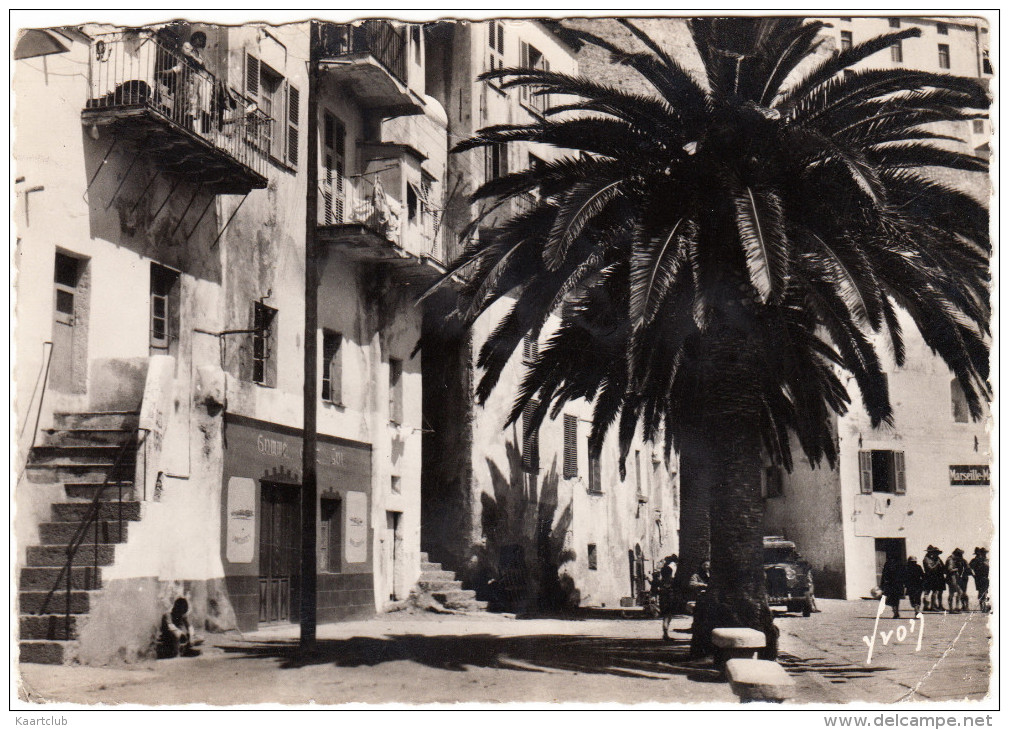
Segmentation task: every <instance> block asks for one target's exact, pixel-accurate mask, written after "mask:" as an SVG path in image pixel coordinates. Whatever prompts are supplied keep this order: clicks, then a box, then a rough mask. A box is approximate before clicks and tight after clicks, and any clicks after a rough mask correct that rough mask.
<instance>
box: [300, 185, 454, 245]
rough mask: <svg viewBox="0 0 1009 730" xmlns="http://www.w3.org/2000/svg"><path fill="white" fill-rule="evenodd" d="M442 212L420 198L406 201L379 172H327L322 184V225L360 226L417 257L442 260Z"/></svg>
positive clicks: (320, 208) (320, 201)
mask: <svg viewBox="0 0 1009 730" xmlns="http://www.w3.org/2000/svg"><path fill="white" fill-rule="evenodd" d="M438 216H439V211H437V210H436V209H435V208H433V207H432V206H431V205H430V203H429V201H425V200H423V199H422V198H420V197H418V199H417V200H416V201H415V203H414V205H412V206H410V205H407V204H404V203H402V202H400V201H399V200H397V199H396V197H394V196H392V195H390V194H389V193H387V192H386V191H385V189H384V188H383V187H382V184H381V182H380V181H379V180H378V175H377V174H374V173H369V174H364V175H352V176H346V175H328V176H325V177H324V178H323V180H322V181H321V182H320V185H319V225H320V226H341V225H360V226H364V227H365V228H367V229H368V230H370V231H371V232H373V233H375V234H377V235H378V236H380V237H381V238H384V239H385V240H386V241H388V242H390V243H392V244H394V245H396V246H398V247H399V248H401V249H403V251H405V252H407V253H409V254H413V255H414V256H418V257H420V256H424V257H427V258H433V259H435V260H436V261H438V262H441V248H440V246H439V244H438V240H439V239H438V231H439V228H440V226H439V220H438Z"/></svg>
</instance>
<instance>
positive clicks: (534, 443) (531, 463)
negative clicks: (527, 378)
mask: <svg viewBox="0 0 1009 730" xmlns="http://www.w3.org/2000/svg"><path fill="white" fill-rule="evenodd" d="M538 407H539V401H537V400H530V401H529V402H528V403H526V405H525V408H523V409H522V468H523V469H524V470H525V471H527V472H533V473H535V472H537V471H539V468H540V434H539V428H538V427H537V428H533V426H532V424H533V415H534V414H535V413H536V409H537V408H538Z"/></svg>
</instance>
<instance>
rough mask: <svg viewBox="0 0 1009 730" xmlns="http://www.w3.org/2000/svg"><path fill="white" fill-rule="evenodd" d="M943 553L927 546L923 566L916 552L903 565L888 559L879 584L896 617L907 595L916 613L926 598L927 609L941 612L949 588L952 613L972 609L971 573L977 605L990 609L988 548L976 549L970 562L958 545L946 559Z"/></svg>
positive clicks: (894, 559) (925, 605) (933, 546)
mask: <svg viewBox="0 0 1009 730" xmlns="http://www.w3.org/2000/svg"><path fill="white" fill-rule="evenodd" d="M941 554H942V550H940V549H939V548H937V547H936V546H935V545H929V546H928V547H927V548H926V549H925V558H924V559H923V560H922V561H921V565H919V564H918V561H917V560H916V559H915V557H914V556H913V555H912V556H911V557H909V558H908V559H907V562H906V563H904V564H901V562H900V561H899V560H898V559H897V558H894V557H891V558H889V559H888V560H887V561H886V564H885V565H884V566H883V575H882V577H881V579H880V586H879V587H880V590H881V591H882V593H883V595H884V596H885V597H886V605H887V606H889V607H890V608H891V609H893V617H894V618H900V601H901V599H902V598H904V597H905V596H907V599H908V601H909V602H910V603H911V608H912V610H913V611H914V612H915V613H917V612H918V611H920V610H922V600H923V597H924V610H925V611H942V610H943V605H942V594H943V592H945V591H947V590H948V591H949V597H948V601H949V603H948V610H949V612H950V613H959V612H960V611H968V610H970V600H969V599H968V597H967V584H968V582H969V581H970V579H971V577H972V576H973V578H974V587H975V588H976V590H977V598H978V607H979V608H980V610H981V611H984V612H987V611H989V610H990V606H989V602H988V567H989V566H988V550H987V549H985V548H983V547H976V548H974V558H973V559H972V560H971V561H970V562H968V561H967V560H966V559H965V558H964V556H963V550H961V549H960V548H956V549H955V550H954V551H953V553H952V554H951V555H950V556H949V557H948V558H946V561H945V562H943V560H942V558H941V557H939V556H940V555H941Z"/></svg>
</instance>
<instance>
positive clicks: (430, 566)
mask: <svg viewBox="0 0 1009 730" xmlns="http://www.w3.org/2000/svg"><path fill="white" fill-rule="evenodd" d="M420 569H421V572H424V573H426V572H428V571H434V570H441V563H429V562H427V561H426V560H425V561H422V562H421V564H420Z"/></svg>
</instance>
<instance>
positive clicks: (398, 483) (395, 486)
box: [389, 474, 403, 494]
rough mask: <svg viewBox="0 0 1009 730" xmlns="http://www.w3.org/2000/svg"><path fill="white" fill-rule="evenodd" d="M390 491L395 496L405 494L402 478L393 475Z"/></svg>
mask: <svg viewBox="0 0 1009 730" xmlns="http://www.w3.org/2000/svg"><path fill="white" fill-rule="evenodd" d="M389 490H390V491H391V492H392V493H393V494H401V493H402V492H403V483H402V480H401V477H399V476H397V475H396V474H393V475H392V476H391V477H389Z"/></svg>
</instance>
